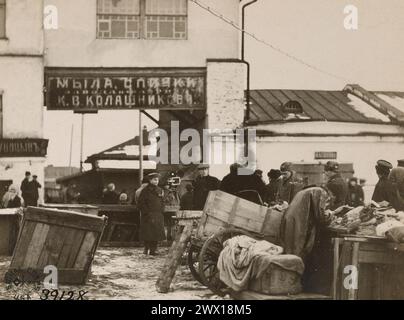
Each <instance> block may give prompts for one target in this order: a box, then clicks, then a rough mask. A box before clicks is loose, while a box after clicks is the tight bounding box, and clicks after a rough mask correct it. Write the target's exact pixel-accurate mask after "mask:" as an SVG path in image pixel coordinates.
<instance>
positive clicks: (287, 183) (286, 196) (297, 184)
mask: <svg viewBox="0 0 404 320" xmlns="http://www.w3.org/2000/svg"><path fill="white" fill-rule="evenodd" d="M280 171H281V175H282V180H281V182H280V186H279V197H278V199H277V201H278V200H280V201H286V202H287V203H289V204H290V203H291V202H292V200H293V198H294V197H295V195H296V194H297V193H298V192H299V191H300V190H302V189H303V183H302V182H301V181H300V180H299V179H298V178H297V175H296V172H295V171H293V170H292V163H291V162H284V163H282V164H281V167H280Z"/></svg>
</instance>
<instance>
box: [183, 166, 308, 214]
mask: <svg viewBox="0 0 404 320" xmlns="http://www.w3.org/2000/svg"><path fill="white" fill-rule="evenodd" d="M268 178H269V183H268V184H265V182H264V180H263V172H262V170H259V169H258V170H255V171H254V172H252V171H249V169H248V168H245V167H243V166H241V165H240V164H237V163H235V164H232V165H231V166H230V172H229V174H227V175H226V176H225V177H224V178H223V179H222V181H220V180H219V179H217V178H216V177H213V176H211V175H209V166H208V165H204V164H201V165H199V166H198V175H197V177H196V179H195V180H194V181H193V183H192V184H189V185H187V186H186V189H187V192H186V193H185V194H184V195H183V196H182V197H181V209H182V210H203V208H204V205H205V202H206V199H207V197H208V194H209V192H210V191H214V190H222V191H224V192H227V193H230V194H233V195H236V196H239V197H242V198H245V199H247V200H250V201H254V202H257V203H261V204H267V205H273V204H276V203H282V202H284V201H286V202H288V203H290V202H291V200H292V199H293V197H294V195H295V194H296V193H297V192H299V191H300V190H302V189H303V182H302V181H301V179H298V178H297V175H296V172H294V171H293V170H292V164H291V163H290V162H285V163H283V164H282V165H281V167H280V170H274V169H273V170H271V171H270V172H268Z"/></svg>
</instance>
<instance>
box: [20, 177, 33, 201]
mask: <svg viewBox="0 0 404 320" xmlns="http://www.w3.org/2000/svg"><path fill="white" fill-rule="evenodd" d="M31 180H32V178H31V172H29V171H26V172H25V178H24V180H22V182H21V187H20V189H21V196H22V198H23V199H24V207H27V206H28V202H30V195H29V186H28V184H29V182H30V181H31Z"/></svg>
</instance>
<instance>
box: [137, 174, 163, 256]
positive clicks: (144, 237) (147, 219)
mask: <svg viewBox="0 0 404 320" xmlns="http://www.w3.org/2000/svg"><path fill="white" fill-rule="evenodd" d="M159 178H160V176H159V174H158V173H151V174H149V175H148V180H149V183H148V185H147V186H146V187H145V188H144V189H143V190H142V192H141V193H140V197H139V201H138V208H139V210H140V234H139V238H140V240H141V241H144V251H143V253H144V254H146V255H147V254H150V255H152V256H154V255H156V254H157V253H156V250H157V244H158V242H159V241H163V240H164V239H165V238H166V236H165V229H164V215H163V211H164V203H163V197H164V192H163V190H162V189H161V188H160V187H159V186H158V184H159Z"/></svg>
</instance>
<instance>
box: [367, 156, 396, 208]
mask: <svg viewBox="0 0 404 320" xmlns="http://www.w3.org/2000/svg"><path fill="white" fill-rule="evenodd" d="M375 168H376V174H377V176H378V177H379V181H378V182H377V184H376V186H375V190H374V192H373V196H372V200H373V201H375V202H377V203H380V202H383V201H387V202H388V203H391V204H393V203H395V189H394V185H393V183H392V182H391V181H390V180H389V174H390V170H391V169H393V165H392V164H391V163H390V162H388V161H386V160H379V161H377V164H376V167H375Z"/></svg>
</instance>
